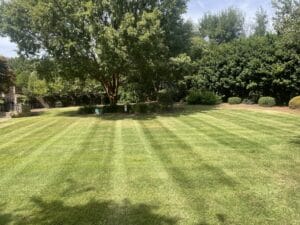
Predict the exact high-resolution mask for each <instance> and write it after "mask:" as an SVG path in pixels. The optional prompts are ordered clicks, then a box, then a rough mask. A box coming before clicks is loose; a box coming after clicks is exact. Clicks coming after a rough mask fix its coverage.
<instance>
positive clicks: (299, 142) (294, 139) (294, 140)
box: [290, 136, 300, 147]
mask: <svg viewBox="0 0 300 225" xmlns="http://www.w3.org/2000/svg"><path fill="white" fill-rule="evenodd" d="M290 143H291V144H294V145H297V146H299V147H300V136H296V137H292V138H291V139H290Z"/></svg>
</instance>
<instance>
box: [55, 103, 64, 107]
mask: <svg viewBox="0 0 300 225" xmlns="http://www.w3.org/2000/svg"><path fill="white" fill-rule="evenodd" d="M61 107H63V103H62V102H61V101H56V102H55V108H61Z"/></svg>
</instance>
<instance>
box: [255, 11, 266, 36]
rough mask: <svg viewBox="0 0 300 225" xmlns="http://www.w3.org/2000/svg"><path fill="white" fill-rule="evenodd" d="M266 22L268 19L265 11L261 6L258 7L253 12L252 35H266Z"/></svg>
mask: <svg viewBox="0 0 300 225" xmlns="http://www.w3.org/2000/svg"><path fill="white" fill-rule="evenodd" d="M268 22H269V21H268V14H267V12H266V11H265V10H264V9H263V8H262V7H260V8H259V10H258V11H257V12H256V14H255V26H254V35H257V36H264V35H266V33H267V25H268Z"/></svg>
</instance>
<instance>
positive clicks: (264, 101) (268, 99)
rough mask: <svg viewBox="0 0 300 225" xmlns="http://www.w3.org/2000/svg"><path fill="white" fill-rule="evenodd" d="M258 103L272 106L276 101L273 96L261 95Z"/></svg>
mask: <svg viewBox="0 0 300 225" xmlns="http://www.w3.org/2000/svg"><path fill="white" fill-rule="evenodd" d="M258 104H259V105H260V106H264V107H272V106H275V105H276V101H275V98H273V97H260V98H259V100H258Z"/></svg>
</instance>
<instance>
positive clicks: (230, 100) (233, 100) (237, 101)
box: [228, 97, 242, 105]
mask: <svg viewBox="0 0 300 225" xmlns="http://www.w3.org/2000/svg"><path fill="white" fill-rule="evenodd" d="M228 103H229V104H230V105H238V104H241V103H242V99H241V98H240V97H231V98H228Z"/></svg>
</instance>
